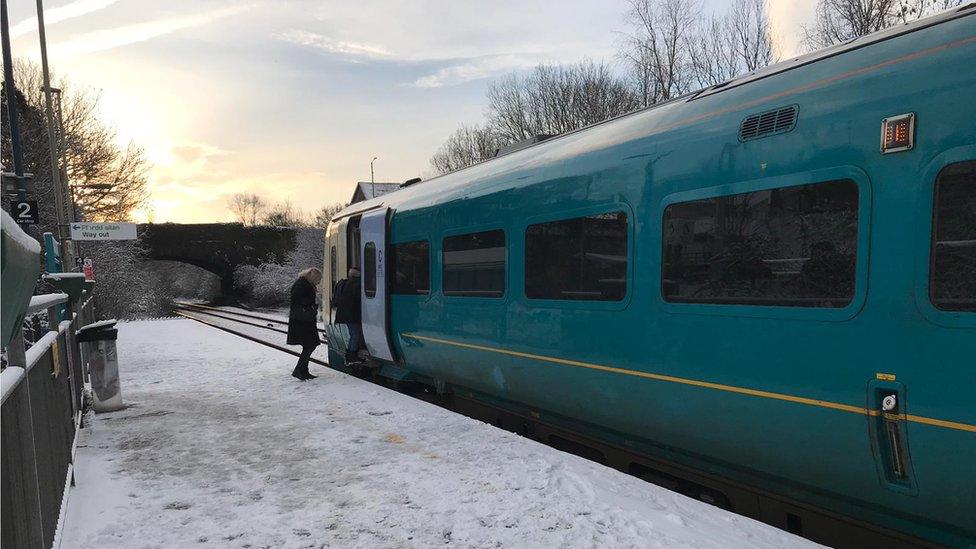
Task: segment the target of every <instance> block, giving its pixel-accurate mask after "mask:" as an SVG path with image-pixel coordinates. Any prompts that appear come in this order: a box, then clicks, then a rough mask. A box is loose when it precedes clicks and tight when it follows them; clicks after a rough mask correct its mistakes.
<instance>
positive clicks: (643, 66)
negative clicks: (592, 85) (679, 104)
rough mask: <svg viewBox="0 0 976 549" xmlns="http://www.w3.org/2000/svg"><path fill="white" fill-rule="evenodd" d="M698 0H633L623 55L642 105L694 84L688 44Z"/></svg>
mask: <svg viewBox="0 0 976 549" xmlns="http://www.w3.org/2000/svg"><path fill="white" fill-rule="evenodd" d="M700 14H701V7H700V5H699V2H698V0H630V10H629V11H628V13H627V19H628V22H629V23H630V25H631V32H630V33H629V34H627V35H626V40H625V47H624V49H623V51H622V52H621V53H620V56H621V58H622V59H623V60H624V62H625V63H626V64H627V65H628V66H629V68H630V74H631V77H632V78H633V81H634V82H633V83H634V87H635V88H636V90H637V93H638V95H639V99H640V102H641V106H648V105H653V104H655V103H658V102H660V101H667V100H668V99H671V98H673V97H677V96H679V95H681V94H683V93H686V92H688V91H689V90H690V89H691V87H692V86H693V82H692V77H691V71H690V70H689V66H690V65H691V59H690V58H689V53H688V50H687V45H688V42H689V39H690V37H691V33H692V32H693V31H694V29H695V27H696V22H697V21H698V20H699V17H700Z"/></svg>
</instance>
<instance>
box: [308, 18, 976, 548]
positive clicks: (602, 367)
mask: <svg viewBox="0 0 976 549" xmlns="http://www.w3.org/2000/svg"><path fill="white" fill-rule="evenodd" d="M974 59H976V6H974V5H972V4H970V5H969V6H964V7H962V8H959V9H956V10H953V11H950V12H946V13H944V14H941V15H939V16H936V17H933V18H929V19H925V20H922V21H918V22H916V23H913V24H910V25H905V26H901V27H898V28H893V29H889V30H887V31H882V32H881V33H877V34H874V35H870V36H867V37H863V38H860V39H858V40H855V41H853V42H850V43H847V44H843V45H840V46H837V47H834V48H831V49H828V50H824V51H821V52H817V53H815V54H811V55H809V56H805V57H800V58H798V59H794V60H791V61H787V62H784V63H780V64H777V65H774V66H771V67H768V68H766V69H762V70H761V71H758V72H757V73H755V74H750V75H746V76H744V77H741V78H737V79H734V80H732V81H730V82H727V83H724V84H721V85H718V86H714V87H712V88H707V89H705V90H702V91H700V92H698V93H695V94H691V95H689V96H685V97H681V98H678V99H676V100H673V101H671V102H668V103H665V104H662V105H657V106H655V107H652V108H649V109H646V110H643V111H639V112H636V113H633V114H629V115H626V116H623V117H619V118H617V119H614V120H611V121H608V122H605V123H601V124H598V125H595V126H592V127H589V128H585V129H583V130H580V131H577V132H572V133H569V134H566V135H562V136H559V137H557V138H553V139H550V140H547V141H543V142H541V143H539V144H536V145H533V146H531V147H527V148H524V149H521V150H518V151H516V152H513V153H511V154H507V155H505V156H501V157H498V158H495V159H492V160H490V161H487V162H483V163H480V164H477V165H475V166H471V167H468V168H465V169H462V170H459V171H456V172H453V173H450V174H447V175H444V176H441V177H438V178H435V179H432V180H429V181H425V182H422V183H417V184H413V185H410V186H408V187H405V188H402V189H401V190H399V191H396V192H394V193H391V194H387V195H384V196H382V197H379V198H375V199H372V200H369V201H366V202H361V203H357V204H354V205H352V206H350V207H348V208H346V209H345V210H343V211H342V212H340V213H339V214H338V215H337V216H336V218H335V219H334V220H333V222H332V223H331V224H330V226H329V228H328V231H327V236H326V253H325V256H326V265H325V271H324V272H325V281H326V283H324V284H323V285H322V287H323V288H324V290H325V291H323V302H324V309H323V313H324V315H325V316H326V318H328V319H329V320H330V322H328V323H327V330H328V332H329V340H330V363H331V364H332V365H333V367H336V368H340V369H342V368H344V364H343V358H342V357H343V351H344V345H345V341H347V339H348V334H347V333H346V331H345V329H344V327H342V326H340V325H335V324H332V323H331V315H330V311H331V308H330V305H329V297H330V296H329V294H330V292H329V291H328V290H329V289H330V288H332V287H333V286H334V284H335V283H336V282H337V281H338V280H339V279H341V278H344V277H345V276H346V272H347V270H348V268H350V267H351V266H357V267H360V268H361V271H362V272H363V277H364V278H363V284H362V287H363V296H362V297H363V299H362V303H363V305H362V307H363V325H364V333H365V336H366V337H365V339H366V343H367V347H368V350H369V352H370V354H371V355H372V357H373V358H374V360H376V362H377V363H378V364H380V365H381V368H380V369H379V371H378V372H377V373H376V374H375V375H376V376H377V377H378V378H387V379H395V380H400V381H410V382H412V383H414V384H418V385H420V386H429V387H430V388H431V391H433V392H436V393H440V394H447V395H451V396H452V398H454V399H456V400H455V402H461V401H463V402H465V403H466V404H465V405H464V406H458V407H459V408H465V409H468V410H482V411H485V410H487V411H489V412H487V415H488V416H491V414H494V413H496V412H497V413H498V414H502V413H505V414H507V415H506V417H515V418H525V420H526V424H525V427H524V428H525V429H526V430H535V432H536V434H538V433H541V432H545V433H549V439H548V440H549V441H550V442H558V443H560V444H562V445H563V446H565V447H567V449H571V450H574V451H579V452H580V453H584V454H587V452H589V455H591V457H595V458H596V459H604V460H605V461H607V462H609V463H611V464H613V465H615V466H618V467H621V468H624V469H625V470H628V471H630V472H632V473H635V474H641V475H642V476H645V477H646V478H648V479H650V480H654V481H655V482H658V483H661V484H665V485H672V486H674V487H677V488H680V489H683V491H686V492H688V491H689V488H688V487H689V486H692V487H694V489H692V490H691V493H693V495H698V496H700V497H702V499H707V500H711V501H713V502H715V503H718V504H721V505H723V506H726V507H730V508H732V509H733V510H735V511H737V512H740V513H743V514H746V515H749V516H753V517H757V518H760V519H762V520H765V521H767V522H770V523H773V524H777V525H779V526H781V527H783V528H787V529H790V530H792V531H795V532H798V533H801V534H803V535H805V536H807V537H810V538H811V539H815V540H819V541H824V542H828V543H833V544H842V545H843V544H846V545H852V546H865V545H867V544H870V543H872V542H874V543H881V542H882V541H883V542H884V543H885V544H887V545H889V546H890V545H891V544H895V545H898V544H925V543H934V544H944V545H949V546H961V547H966V546H970V545H971V544H974V543H976V405H974V404H973V394H974V392H976V101H974V100H973V98H974V97H976V70H974V69H973V60H974ZM529 423H531V426H529ZM590 442H592V443H593V445H592V446H591V445H589V443H590ZM624 455H626V456H630V457H627V458H621V457H619V456H624ZM633 456H637V457H633ZM689 479H690V480H689ZM695 490H697V491H695Z"/></svg>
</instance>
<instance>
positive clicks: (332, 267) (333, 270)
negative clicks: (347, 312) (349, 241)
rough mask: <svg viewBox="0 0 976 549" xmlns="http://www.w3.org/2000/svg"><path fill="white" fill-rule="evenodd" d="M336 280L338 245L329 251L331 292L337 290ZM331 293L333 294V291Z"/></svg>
mask: <svg viewBox="0 0 976 549" xmlns="http://www.w3.org/2000/svg"><path fill="white" fill-rule="evenodd" d="M336 282H338V280H336V247H335V246H332V250H331V251H329V292H332V291H333V290H335V285H336ZM329 295H332V294H331V293H330V294H329Z"/></svg>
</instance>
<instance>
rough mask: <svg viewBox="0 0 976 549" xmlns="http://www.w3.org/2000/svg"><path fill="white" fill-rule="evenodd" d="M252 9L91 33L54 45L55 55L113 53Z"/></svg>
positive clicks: (223, 10) (237, 8) (232, 8)
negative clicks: (116, 49) (114, 49)
mask: <svg viewBox="0 0 976 549" xmlns="http://www.w3.org/2000/svg"><path fill="white" fill-rule="evenodd" d="M249 8H250V6H249V5H234V6H229V7H225V8H220V9H216V10H211V11H207V12H203V13H195V14H192V15H185V16H182V17H170V18H167V19H158V20H156V21H147V22H144V23H135V24H132V25H125V26H121V27H116V28H113V29H105V30H99V31H93V32H87V33H84V34H81V35H78V36H76V37H74V38H73V39H71V40H68V41H65V42H59V43H57V44H54V45H53V46H51V51H52V56H57V57H59V58H66V57H74V56H79V55H85V54H89V53H94V52H99V51H105V50H110V49H112V48H117V47H119V46H125V45H128V44H136V43H139V42H145V41H146V40H150V39H153V38H156V37H159V36H163V35H166V34H170V33H173V32H176V31H179V30H183V29H188V28H192V27H198V26H200V25H205V24H207V23H212V22H214V21H217V20H219V19H223V18H226V17H230V16H231V15H236V14H238V13H241V12H243V11H245V10H247V9H249Z"/></svg>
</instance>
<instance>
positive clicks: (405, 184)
mask: <svg viewBox="0 0 976 549" xmlns="http://www.w3.org/2000/svg"><path fill="white" fill-rule="evenodd" d="M421 181H423V179H421V178H419V177H414V178H413V179H408V180H406V181H404V182H403V183H400V188H401V189H402V188H404V187H409V186H410V185H414V184H417V183H420V182H421Z"/></svg>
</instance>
